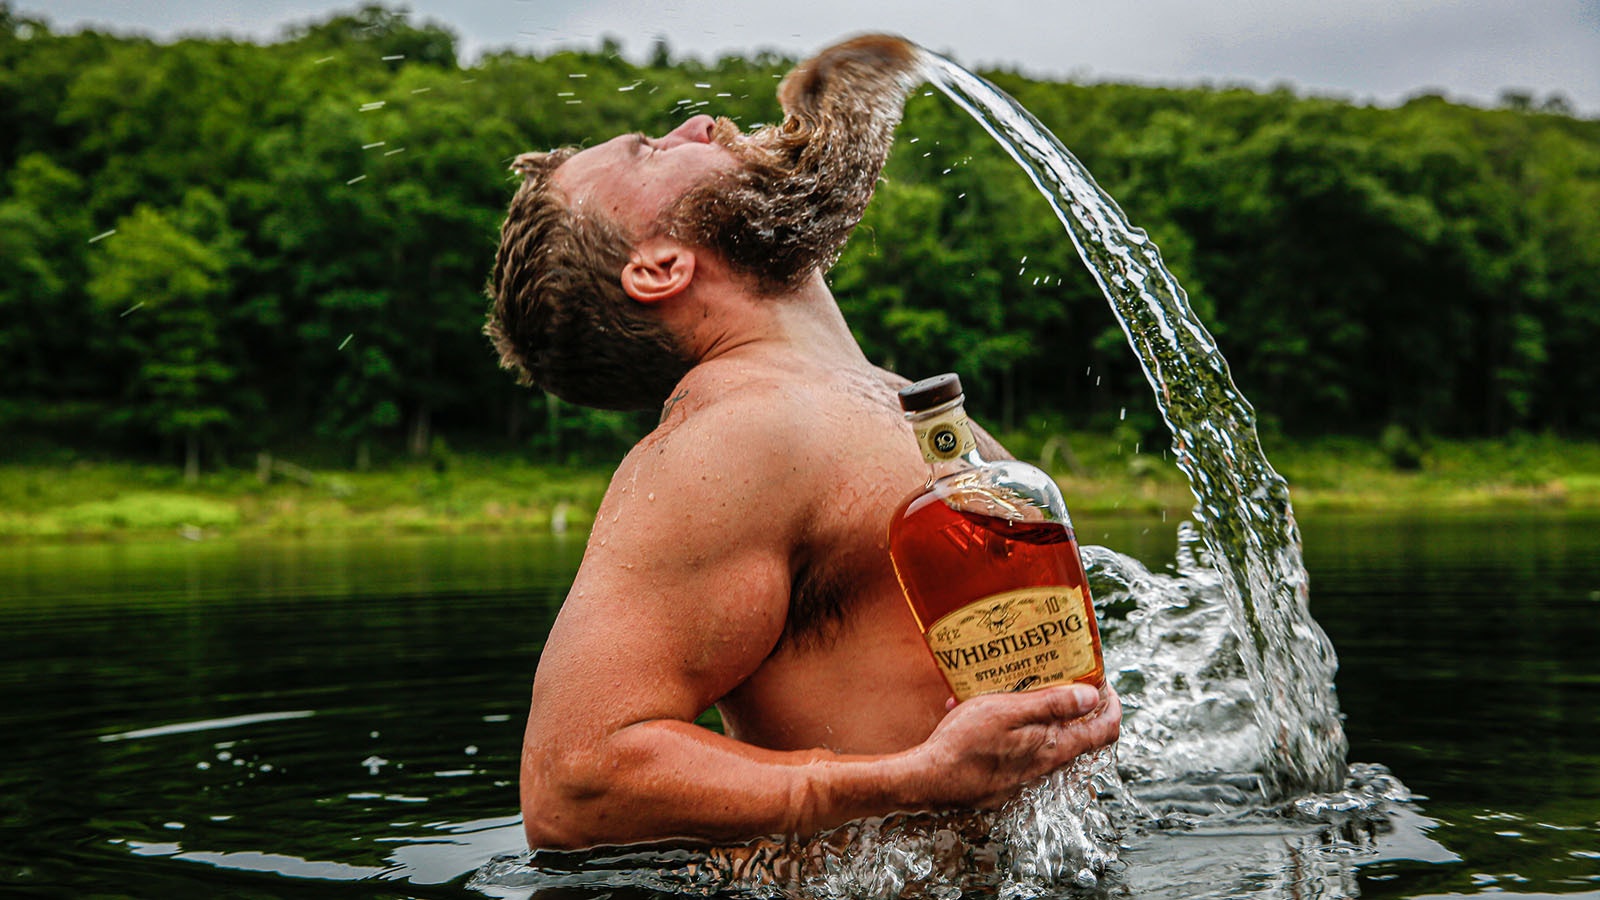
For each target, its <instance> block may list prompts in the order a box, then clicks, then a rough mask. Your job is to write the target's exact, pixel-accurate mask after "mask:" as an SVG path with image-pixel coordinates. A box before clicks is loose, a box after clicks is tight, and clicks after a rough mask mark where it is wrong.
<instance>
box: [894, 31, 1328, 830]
mask: <svg viewBox="0 0 1600 900" xmlns="http://www.w3.org/2000/svg"><path fill="white" fill-rule="evenodd" d="M921 63H922V69H923V74H924V75H925V76H926V78H927V80H928V81H929V82H930V83H932V84H933V85H934V86H935V87H937V88H938V89H939V90H940V91H941V92H943V93H944V94H945V95H946V96H948V97H949V98H950V99H951V100H952V101H954V102H955V103H956V104H957V105H958V106H960V107H961V108H962V109H964V110H966V112H967V113H968V114H970V115H971V116H972V117H973V118H974V119H976V120H977V121H978V123H979V124H980V125H982V127H983V128H984V130H985V131H987V132H988V133H989V134H990V135H991V136H992V137H994V139H995V140H997V141H999V143H1000V145H1001V146H1002V147H1003V148H1004V149H1005V151H1006V153H1007V154H1009V155H1010V156H1011V158H1012V159H1013V160H1015V161H1016V162H1017V164H1018V165H1019V166H1021V167H1022V169H1023V171H1024V172H1026V173H1027V175H1028V178H1029V179H1030V180H1032V181H1033V183H1034V185H1035V186H1036V187H1038V189H1039V191H1040V193H1042V194H1043V195H1044V197H1045V199H1046V200H1047V201H1048V202H1049V203H1050V207H1051V209H1052V210H1053V211H1054V212H1055V214H1056V217H1057V218H1058V219H1060V220H1061V223H1062V225H1063V226H1065V228H1066V230H1067V233H1068V234H1069V235H1070V237H1071V239H1072V243H1073V246H1075V247H1076V248H1077V250H1078V255H1079V256H1080V257H1081V258H1082V259H1083V261H1084V263H1085V265H1087V266H1088V267H1089V271H1090V273H1091V274H1092V275H1093V276H1094V278H1095V281H1096V282H1097V283H1098V284H1099V285H1100V289H1101V291H1102V292H1103V293H1104V294H1105V296H1106V299H1107V300H1108V301H1109V302H1110V303H1111V307H1112V312H1113V313H1114V314H1115V315H1116V318H1117V322H1118V324H1119V325H1120V326H1121V327H1122V330H1123V333H1124V334H1125V335H1127V338H1128V343H1129V344H1130V346H1132V348H1133V350H1134V352H1135V354H1136V355H1137V356H1138V359H1139V364H1140V367H1141V368H1142V369H1143V370H1144V373H1145V377H1146V379H1147V380H1148V381H1149V382H1150V386H1151V388H1152V390H1153V391H1154V392H1155V397H1156V403H1157V406H1158V407H1159V408H1160V410H1161V415H1162V418H1163V419H1164V420H1165V421H1166V423H1167V427H1168V428H1169V429H1170V430H1171V431H1172V435H1173V448H1174V450H1175V451H1176V457H1177V464H1178V467H1179V469H1181V470H1182V471H1183V473H1184V475H1185V476H1187V478H1188V479H1189V486H1190V489H1191V490H1192V491H1193V493H1194V495H1195V500H1196V505H1195V507H1194V513H1193V514H1194V518H1195V521H1196V523H1197V524H1198V525H1199V528H1200V532H1201V536H1202V538H1203V540H1204V541H1205V544H1206V546H1207V548H1208V549H1209V550H1210V551H1211V556H1212V561H1213V564H1214V565H1215V567H1216V568H1217V570H1218V573H1219V574H1220V575H1221V576H1222V581H1223V585H1224V588H1225V592H1226V594H1227V597H1228V603H1229V605H1230V607H1231V608H1232V610H1233V613H1234V616H1233V618H1234V628H1235V631H1236V632H1237V633H1238V635H1239V637H1240V639H1241V641H1240V643H1241V656H1242V657H1243V662H1244V665H1245V668H1246V671H1247V672H1248V673H1249V676H1250V680H1251V683H1252V685H1253V686H1254V688H1255V693H1256V698H1257V707H1256V709H1257V719H1258V722H1259V724H1260V726H1261V735H1262V739H1263V740H1265V741H1267V742H1268V743H1269V746H1266V747H1263V748H1261V751H1262V752H1261V755H1260V758H1261V759H1264V760H1271V761H1272V765H1271V771H1267V772H1263V773H1262V774H1263V775H1264V776H1265V778H1266V781H1267V783H1268V785H1269V787H1270V788H1271V789H1272V790H1273V792H1274V793H1275V794H1276V795H1277V798H1283V797H1288V796H1292V795H1295V794H1298V793H1302V792H1305V791H1333V790H1337V789H1339V788H1340V787H1341V786H1342V785H1343V784H1344V780H1345V762H1344V759H1345V752H1346V750H1347V744H1346V741H1345V737H1344V730H1343V728H1342V726H1341V725H1340V720H1339V711H1338V705H1337V702H1336V700H1335V698H1334V694H1333V676H1334V672H1335V671H1336V669H1337V668H1338V662H1337V658H1336V657H1335V655H1334V651H1333V645H1332V644H1331V643H1330V642H1329V640H1328V638H1327V635H1326V634H1324V633H1323V631H1322V629H1321V627H1319V626H1318V625H1317V623H1316V621H1315V620H1314V619H1312V618H1311V614H1310V608H1309V587H1308V582H1307V579H1306V572H1305V565H1304V562H1303V561H1302V559H1301V554H1300V535H1299V530H1298V528H1297V527H1296V525H1295V521H1294V511H1293V508H1292V507H1291V505H1290V503H1289V491H1288V486H1287V485H1286V484H1285V482H1284V480H1283V478H1282V477H1281V476H1279V475H1278V473H1277V472H1275V471H1274V470H1273V469H1272V466H1271V465H1270V464H1269V463H1268V462H1267V459H1266V456H1265V454H1263V453H1262V451H1261V446H1260V441H1259V439H1258V438H1257V435H1256V429H1255V412H1254V410H1253V409H1251V407H1250V404H1249V402H1248V401H1246V400H1245V398H1244V396H1243V395H1242V394H1240V393H1239V390H1238V388H1237V387H1235V386H1234V384H1233V378H1232V376H1231V375H1230V373H1229V371H1228V364H1227V361H1226V360H1225V359H1224V358H1223V356H1222V353H1221V352H1220V351H1219V350H1218V349H1217V346H1216V343H1215V342H1214V341H1213V339H1212V337H1211V335H1210V333H1208V332H1207V331H1206V329H1205V326H1204V325H1203V324H1201V322H1200V321H1199V319H1197V318H1196V317H1195V315H1194V312H1193V310H1192V309H1191V308H1190V306H1189V300H1188V296H1187V294H1185V292H1184V290H1183V288H1182V287H1181V286H1180V285H1179V284H1178V282H1177V280H1176V279H1175V278H1174V277H1173V276H1172V274H1171V273H1170V272H1168V271H1167V269H1166V267H1165V266H1164V265H1163V264H1162V262H1161V254H1160V252H1159V251H1158V250H1157V249H1156V246H1155V244H1154V243H1153V242H1151V241H1150V239H1149V237H1148V236H1147V235H1146V234H1145V232H1144V231H1142V230H1140V229H1138V228H1135V227H1134V226H1133V225H1131V224H1130V223H1129V222H1128V220H1127V217H1126V216H1125V215H1124V214H1123V212H1122V210H1121V209H1120V208H1119V207H1118V206H1117V204H1116V201H1114V200H1112V199H1111V197H1110V196H1109V195H1107V194H1106V193H1105V192H1104V191H1102V190H1100V188H1099V186H1098V185H1096V184H1095V182H1094V180H1093V178H1091V177H1090V175H1089V173H1088V171H1087V170H1086V169H1085V168H1084V167H1083V165H1082V164H1081V163H1079V162H1078V160H1077V159H1076V158H1075V157H1073V155H1072V153H1071V152H1070V151H1068V150H1067V148H1066V147H1065V146H1064V145H1063V144H1062V143H1061V141H1060V140H1058V139H1057V138H1056V137H1055V135H1053V134H1051V133H1050V131H1049V129H1047V128H1045V127H1044V126H1043V125H1042V124H1040V123H1039V121H1038V120H1037V119H1035V118H1034V117H1033V116H1032V115H1031V114H1030V113H1029V112H1028V111H1027V110H1025V109H1023V108H1022V106H1020V105H1019V104H1018V103H1017V102H1016V101H1015V100H1013V99H1011V97H1009V96H1008V95H1006V94H1005V92H1003V91H1001V90H1000V89H999V88H997V87H995V86H994V85H992V84H990V83H989V82H988V81H986V80H984V79H983V78H980V77H978V76H977V75H974V74H972V73H971V72H968V71H967V70H965V69H963V68H961V67H960V66H958V65H956V64H954V63H952V62H950V61H949V60H946V59H944V58H943V57H941V56H938V55H936V54H933V53H929V52H927V51H922V53H921Z"/></svg>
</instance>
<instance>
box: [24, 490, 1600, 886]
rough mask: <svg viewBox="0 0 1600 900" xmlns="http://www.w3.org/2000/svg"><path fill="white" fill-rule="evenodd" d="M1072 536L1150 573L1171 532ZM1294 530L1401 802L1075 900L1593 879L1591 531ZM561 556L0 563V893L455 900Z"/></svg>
mask: <svg viewBox="0 0 1600 900" xmlns="http://www.w3.org/2000/svg"><path fill="white" fill-rule="evenodd" d="M1079 527H1080V530H1081V531H1082V532H1083V533H1085V534H1086V535H1091V536H1093V537H1094V539H1095V540H1097V541H1100V542H1103V543H1105V544H1107V545H1109V546H1112V547H1117V548H1124V547H1134V546H1141V545H1142V546H1145V547H1147V551H1141V559H1142V561H1143V562H1144V563H1145V564H1146V565H1147V566H1148V567H1149V569H1150V570H1152V571H1154V572H1157V573H1164V572H1170V571H1172V570H1171V569H1169V566H1172V565H1174V564H1175V560H1174V559H1172V557H1171V548H1172V547H1173V546H1174V541H1173V536H1172V531H1171V529H1170V528H1167V529H1166V530H1165V531H1163V530H1162V529H1163V526H1162V525H1160V524H1159V523H1155V522H1137V523H1134V522H1105V521H1092V520H1090V521H1082V522H1080V523H1079ZM1304 527H1305V531H1306V535H1307V561H1308V563H1309V565H1310V568H1311V573H1312V576H1313V578H1314V579H1315V582H1316V584H1317V595H1316V601H1315V602H1316V612H1317V616H1318V619H1319V620H1320V621H1321V622H1322V623H1323V625H1324V627H1326V628H1327V630H1328V632H1329V634H1330V636H1331V637H1332V638H1333V640H1334V641H1335V643H1336V644H1337V645H1338V647H1339V648H1340V653H1341V657H1342V659H1343V661H1344V666H1343V669H1342V670H1341V673H1340V676H1339V695H1340V702H1341V706H1342V707H1343V709H1344V711H1345V712H1346V714H1347V715H1348V717H1349V719H1348V721H1347V724H1346V728H1347V731H1348V733H1349V735H1350V738H1351V746H1352V756H1354V757H1355V758H1357V759H1362V760H1370V761H1375V762H1381V763H1383V764H1384V765H1385V766H1386V767H1387V768H1389V769H1390V770H1392V771H1393V773H1394V774H1395V775H1396V776H1398V777H1399V779H1401V780H1403V781H1404V783H1405V785H1406V786H1408V787H1409V788H1410V789H1411V790H1412V791H1414V792H1416V793H1417V794H1419V795H1421V796H1420V798H1419V799H1418V800H1416V801H1415V803H1414V804H1410V805H1407V804H1392V805H1390V806H1389V807H1388V808H1387V810H1386V812H1385V817H1386V821H1370V820H1366V819H1361V818H1360V817H1359V816H1357V817H1353V819H1352V821H1351V822H1350V823H1349V824H1348V827H1341V828H1339V829H1332V830H1329V829H1326V828H1323V827H1321V826H1318V825H1315V824H1311V823H1310V822H1307V821H1303V820H1299V819H1296V818H1295V816H1294V815H1293V810H1290V811H1289V815H1288V816H1287V817H1279V818H1277V819H1276V820H1272V821H1262V820H1254V819H1250V818H1239V819H1237V820H1234V821H1231V822H1228V823H1226V824H1223V823H1217V824H1216V825H1215V826H1214V827H1203V828H1202V827H1193V828H1191V827H1185V825H1184V823H1183V822H1182V820H1181V817H1180V818H1175V819H1174V820H1173V821H1172V822H1171V823H1170V827H1165V828H1149V829H1145V830H1143V831H1139V832H1135V833H1130V834H1128V835H1126V836H1125V838H1124V843H1125V845H1126V846H1125V848H1124V849H1123V850H1122V853H1121V862H1120V864H1119V866H1118V867H1117V868H1116V869H1115V870H1114V871H1113V872H1112V873H1111V875H1110V877H1108V878H1107V879H1105V881H1104V883H1103V884H1102V886H1101V888H1100V889H1099V891H1098V893H1099V894H1103V895H1107V896H1129V897H1140V898H1146V897H1175V898H1176V897H1189V896H1216V897H1223V896H1257V897H1263V898H1290V897H1337V896H1354V895H1355V894H1356V892H1359V894H1360V896H1362V897H1368V898H1371V897H1397V898H1398V897H1425V896H1430V897H1431V896H1453V895H1468V894H1477V893H1481V892H1483V891H1485V890H1489V889H1499V890H1501V891H1504V892H1506V893H1504V894H1502V896H1506V897H1515V896H1517V895H1519V894H1521V895H1538V894H1544V895H1549V894H1568V895H1570V894H1577V893H1580V892H1589V893H1591V895H1592V894H1593V892H1595V891H1596V890H1600V717H1597V716H1596V715H1595V714H1594V710H1595V709H1597V708H1600V654H1596V653H1595V652H1594V649H1593V648H1594V647H1596V646H1600V596H1597V592H1600V520H1597V519H1594V518H1590V519H1578V518H1571V517H1560V516H1530V517H1523V518H1520V519H1506V518H1503V517H1496V518H1490V517H1480V518H1476V519H1469V520H1463V521H1456V522H1452V521H1416V522H1409V521H1408V522H1396V521H1385V520H1377V521H1373V520H1360V519H1338V518H1328V519H1317V518H1312V519H1311V520H1309V521H1307V522H1305V523H1304ZM1147 529H1149V530H1150V531H1151V534H1150V535H1146V534H1145V531H1146V530H1147ZM1152 538H1154V540H1152ZM1141 542H1148V543H1144V544H1141ZM580 553H581V544H580V543H578V542H577V541H568V542H566V543H565V544H558V543H557V542H555V541H553V540H551V539H548V538H540V539H502V538H492V537H471V538H429V539H412V540H398V541H385V542H381V543H376V542H375V543H350V542H344V543H337V542H335V543H324V542H299V541H288V542H282V543H277V542H264V543H258V544H256V543H235V542H218V543H215V544H209V543H201V544H191V543H188V542H181V541H174V542H173V543H172V544H170V545H168V544H157V545H148V544H134V545H86V546H70V547H50V548H39V547H0V696H4V697H5V701H4V704H3V706H0V733H3V734H4V735H5V739H4V740H3V741H0V884H4V885H6V888H5V893H6V894H7V895H8V896H23V897H84V896H94V895H115V896H125V897H148V898H188V897H194V898H214V897H221V896H229V897H234V896H249V897H261V898H280V897H281V898H305V897H318V896H328V897H337V898H358V897H396V896H414V897H454V898H470V897H472V896H482V895H481V894H474V892H472V891H469V890H468V889H467V888H466V887H465V885H466V883H467V881H468V880H469V879H470V878H471V877H472V875H473V873H474V872H475V871H477V870H478V869H479V867H480V866H482V865H483V864H484V863H485V862H486V861H488V860H489V859H491V858H492V857H494V856H495V855H496V854H500V853H506V852H511V851H516V850H519V849H520V848H521V845H522V844H521V842H522V836H521V831H520V826H519V824H518V823H517V821H516V819H515V818H514V817H513V814H514V813H515V811H516V793H515V785H514V781H515V778H516V770H517V753H518V750H519V747H520V740H521V730H522V721H523V718H524V717H525V715H526V708H527V687H528V684H529V683H530V681H531V678H532V672H533V667H534V665H535V663H536V661H537V658H538V650H539V646H540V642H541V641H542V639H543V635H544V633H545V630H546V629H547V628H548V626H549V622H550V620H551V616H552V614H553V612H554V609H555V607H556V604H557V603H558V602H559V600H560V597H561V596H562V595H563V594H564V593H565V590H566V586H567V584H569V583H570V579H571V577H572V573H573V571H574V570H575V569H576V565H577V560H578V558H579V554H580ZM1484 660H1494V661H1495V664H1494V666H1492V667H1491V666H1486V665H1485V664H1484ZM307 713H309V715H307ZM105 738H112V739H105ZM1356 774H1357V775H1358V778H1360V777H1368V776H1369V775H1370V777H1371V778H1372V779H1373V783H1374V784H1381V773H1380V772H1377V771H1373V772H1371V773H1365V774H1364V773H1363V770H1361V769H1360V768H1358V770H1357V773H1356ZM1375 789H1378V788H1375ZM1200 796H1203V791H1202V792H1201V794H1200ZM1313 812H1314V816H1313V818H1317V817H1322V818H1325V817H1326V816H1328V815H1329V811H1326V810H1324V811H1313ZM565 890H566V891H567V892H568V893H567V896H574V897H583V898H588V900H600V898H601V897H602V896H604V895H606V894H608V893H609V894H610V895H611V896H612V897H613V898H622V897H629V896H633V897H638V896H648V895H649V891H648V890H647V888H646V887H644V886H641V887H640V888H637V889H627V888H621V887H617V886H612V887H610V888H605V889H599V888H596V889H592V890H586V889H583V888H579V887H571V888H567V889H565ZM968 895H969V896H972V895H973V894H968ZM541 896H543V895H541ZM550 896H560V894H553V895H550Z"/></svg>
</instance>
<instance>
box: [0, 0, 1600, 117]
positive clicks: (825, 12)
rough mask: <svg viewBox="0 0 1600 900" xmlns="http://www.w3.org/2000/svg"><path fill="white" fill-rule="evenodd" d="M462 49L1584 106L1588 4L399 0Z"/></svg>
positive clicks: (186, 27)
mask: <svg viewBox="0 0 1600 900" xmlns="http://www.w3.org/2000/svg"><path fill="white" fill-rule="evenodd" d="M356 5H357V4H356V3H355V2H350V3H326V2H320V0H253V2H239V0H13V8H14V9H15V10H17V11H18V12H20V13H23V14H26V15H30V16H39V17H42V18H44V19H46V20H48V21H49V22H50V23H51V25H52V27H54V28H56V29H57V30H65V29H69V28H72V27H74V26H77V25H81V24H89V23H94V24H97V25H101V26H110V27H112V28H114V29H116V30H138V31H143V32H147V33H151V34H155V35H157V36H161V37H170V36H174V35H176V34H179V33H205V34H220V33H228V34H232V35H235V36H244V37H254V38H270V37H272V36H274V35H276V34H277V33H278V31H279V29H281V28H282V27H283V26H284V25H286V24H288V23H292V22H304V21H307V20H310V19H315V18H320V17H324V16H326V15H328V14H330V13H332V12H334V11H336V10H349V9H352V8H354V7H355V6H356ZM409 7H410V8H411V9H412V11H413V12H414V21H421V20H432V21H436V22H439V23H440V24H443V25H446V26H448V27H449V28H451V29H452V30H454V31H455V32H456V33H457V34H458V35H459V36H460V38H461V44H460V48H461V50H462V51H463V53H464V57H465V58H467V59H470V58H472V57H473V56H474V55H475V54H476V53H477V52H478V51H480V50H482V49H485V48H491V47H505V46H511V47H516V48H521V49H529V50H538V51H544V50H549V49H552V48H554V47H557V46H561V45H563V44H566V45H577V46H584V47H593V46H596V45H597V44H598V42H599V40H600V37H601V36H602V35H611V36H614V37H616V38H618V39H619V40H621V42H622V44H623V47H624V49H625V51H626V52H627V54H628V55H629V56H630V57H635V58H637V57H641V56H642V55H643V54H645V53H646V52H647V51H648V49H649V47H650V45H651V43H652V41H653V40H654V39H655V38H656V37H657V36H663V37H665V38H666V39H667V41H668V43H669V44H670V45H671V47H672V49H673V52H674V54H675V55H679V54H683V53H693V54H696V55H699V56H702V57H705V58H708V59H710V58H714V57H716V56H717V55H719V54H720V53H722V52H739V51H750V50H756V49H762V48H768V49H776V50H780V51H783V52H786V53H789V54H790V55H794V56H801V55H804V54H806V53H809V52H811V51H813V50H816V49H817V48H819V47H822V46H825V45H826V44H828V43H831V42H833V41H834V40H836V39H838V38H840V37H843V36H846V35H850V34H856V33H860V32H863V31H890V32H895V33H898V34H902V35H905V36H906V37H908V38H910V39H912V40H914V41H916V42H917V43H919V44H922V45H924V46H926V47H928V48H930V49H933V50H938V51H944V52H948V53H950V54H952V55H953V56H954V57H955V59H956V60H957V61H959V62H961V63H963V64H966V65H968V66H972V65H975V64H977V65H996V64H999V65H1008V66H1014V67H1017V68H1020V69H1021V70H1023V71H1024V72H1028V73H1031V74H1036V75H1045V76H1068V75H1070V76H1075V77H1078V78H1081V79H1085V80H1093V81H1135V82H1142V83H1159V84H1184V85H1190V84H1198V83H1202V82H1209V83H1213V84H1235V83H1238V84H1245V85H1249V86H1253V87H1258V88H1267V87H1272V86H1275V85H1278V84H1289V85H1292V86H1293V87H1295V88H1296V89H1297V90H1299V91H1301V92H1302V93H1318V94H1333V95H1337V96H1342V97H1346V98H1349V99H1352V100H1356V101H1360V102H1368V101H1375V102H1379V103H1394V102H1398V101H1400V100H1402V99H1404V98H1405V97H1407V96H1409V95H1411V94H1415V93H1418V92H1420V91H1423V90H1438V91H1442V92H1444V93H1445V94H1447V95H1448V96H1450V97H1453V98H1456V99H1460V100H1465V101H1469V102H1476V103H1480V104H1492V103H1494V101H1495V100H1496V98H1497V97H1498V96H1499V95H1500V92H1501V91H1502V90H1504V89H1508V88H1510V89H1518V90H1524V91H1530V92H1532V93H1533V94H1534V96H1535V98H1536V99H1541V100H1542V99H1543V98H1544V97H1546V96H1548V95H1549V94H1551V93H1560V94H1563V95H1565V96H1566V97H1567V98H1568V100H1570V101H1571V102H1572V103H1573V104H1574V105H1575V106H1576V107H1577V108H1578V110H1579V111H1580V112H1581V113H1582V114H1584V115H1587V116H1591V117H1593V116H1600V0H1276V2H1272V0H1120V2H1117V0H1100V2H1096V3H1087V2H1082V0H960V2H952V0H799V2H788V3H777V2H741V0H665V2H645V0H412V2H411V3H409Z"/></svg>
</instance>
